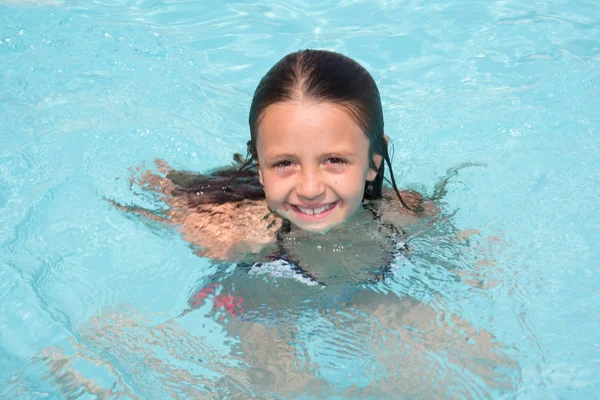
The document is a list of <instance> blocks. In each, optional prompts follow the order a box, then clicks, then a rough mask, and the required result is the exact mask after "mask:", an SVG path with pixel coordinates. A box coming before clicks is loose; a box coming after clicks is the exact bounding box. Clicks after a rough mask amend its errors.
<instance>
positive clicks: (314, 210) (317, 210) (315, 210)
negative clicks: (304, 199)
mask: <svg viewBox="0 0 600 400" xmlns="http://www.w3.org/2000/svg"><path fill="white" fill-rule="evenodd" d="M332 206H333V204H327V205H324V206H321V207H317V208H304V207H300V206H296V207H298V209H299V210H300V211H302V212H303V213H304V214H308V215H315V214H321V213H322V212H323V211H327V210H329V209H330V208H331V207H332Z"/></svg>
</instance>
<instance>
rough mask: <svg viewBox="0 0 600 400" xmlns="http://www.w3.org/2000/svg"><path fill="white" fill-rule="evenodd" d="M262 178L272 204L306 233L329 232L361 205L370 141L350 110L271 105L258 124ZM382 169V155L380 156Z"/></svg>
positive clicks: (318, 105) (370, 177) (308, 104)
mask: <svg viewBox="0 0 600 400" xmlns="http://www.w3.org/2000/svg"><path fill="white" fill-rule="evenodd" d="M256 150H257V153H258V165H259V179H260V183H261V184H262V185H263V187H264V191H265V196H266V199H267V204H268V205H269V207H270V208H271V209H272V210H273V211H275V212H277V213H278V214H279V215H281V216H282V217H284V218H287V219H289V220H290V221H291V222H292V223H293V224H294V225H296V226H297V227H299V228H300V229H302V230H305V231H310V232H327V231H328V230H329V229H331V228H333V227H334V226H336V225H339V224H340V223H342V222H344V221H346V220H347V219H348V218H349V217H350V216H351V215H352V214H354V212H355V211H356V210H357V209H358V208H359V207H360V205H361V202H362V198H363V194H364V190H365V181H367V180H373V179H375V177H376V175H377V171H376V170H374V169H371V168H369V140H368V139H367V137H366V135H365V134H364V133H363V131H362V130H361V128H360V127H359V126H358V125H357V124H356V122H354V119H353V118H352V117H351V115H350V114H349V112H348V110H347V109H346V108H344V107H343V106H341V105H337V104H333V103H327V102H325V103H316V102H312V101H307V102H299V101H290V102H283V103H276V104H273V105H272V106H270V107H269V108H268V109H267V110H266V111H265V113H264V115H263V116H262V119H261V121H260V123H259V125H258V130H257V141H256ZM374 161H375V164H376V165H377V166H379V164H380V163H381V156H379V155H375V156H374Z"/></svg>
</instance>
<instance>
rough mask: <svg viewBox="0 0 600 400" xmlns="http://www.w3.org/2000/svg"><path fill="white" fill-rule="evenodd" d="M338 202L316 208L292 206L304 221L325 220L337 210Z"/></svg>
mask: <svg viewBox="0 0 600 400" xmlns="http://www.w3.org/2000/svg"><path fill="white" fill-rule="evenodd" d="M337 204H338V202H337V201H336V202H333V203H330V204H324V205H322V206H319V207H315V208H306V207H302V206H296V205H291V206H292V209H293V210H294V211H295V212H296V213H297V214H298V215H299V216H300V217H302V218H304V219H319V218H324V217H326V216H327V215H329V214H330V212H331V211H332V210H333V209H334V208H335V206H336V205H337Z"/></svg>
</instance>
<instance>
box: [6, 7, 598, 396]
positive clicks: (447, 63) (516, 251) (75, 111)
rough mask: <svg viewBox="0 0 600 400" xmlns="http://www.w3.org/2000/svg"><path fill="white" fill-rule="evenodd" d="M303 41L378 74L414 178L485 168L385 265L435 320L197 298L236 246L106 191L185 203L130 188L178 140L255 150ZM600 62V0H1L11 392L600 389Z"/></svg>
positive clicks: (390, 127) (543, 392)
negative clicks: (273, 86) (251, 310)
mask: <svg viewBox="0 0 600 400" xmlns="http://www.w3.org/2000/svg"><path fill="white" fill-rule="evenodd" d="M303 48H324V49H329V50H334V51H339V52H341V53H344V54H346V55H349V56H351V57H352V58H354V59H356V60H357V61H359V62H360V63H362V64H363V65H364V66H365V67H366V68H367V69H368V70H369V71H370V72H371V73H372V75H373V76H374V78H375V80H376V81H377V84H378V85H379V88H380V91H381V95H382V101H383V106H384V114H385V119H386V133H387V135H389V136H390V138H391V140H392V142H393V144H394V149H395V152H394V153H395V154H394V158H393V165H394V167H395V172H396V179H397V181H398V182H399V186H401V187H406V188H412V189H416V190H419V191H421V192H423V193H425V194H432V193H433V187H434V185H435V184H436V183H437V182H439V180H440V179H441V178H442V177H443V176H445V175H446V174H447V173H448V172H447V171H448V170H449V169H451V168H453V167H456V166H458V165H461V164H463V163H479V164H481V166H474V167H469V168H465V169H463V170H461V171H460V172H459V173H458V175H456V176H455V177H453V178H452V180H451V181H450V183H449V186H448V193H447V195H446V197H445V198H444V200H443V202H442V203H441V208H442V213H443V214H444V215H449V216H450V215H451V216H452V217H451V218H450V219H449V221H450V222H449V224H450V225H451V228H448V227H447V226H446V227H441V226H437V225H434V226H431V227H429V228H428V229H429V230H428V231H426V232H425V233H424V234H422V235H420V236H417V237H415V238H414V239H413V241H412V248H413V249H414V254H413V256H412V259H411V263H410V264H405V265H402V266H399V267H398V269H397V272H396V277H395V278H394V279H393V280H392V281H391V283H389V284H388V285H387V286H382V287H383V288H384V289H385V290H387V291H388V292H391V293H395V294H398V295H400V297H402V296H408V297H410V298H412V299H414V301H415V302H416V303H418V304H420V305H421V306H423V307H424V308H425V309H427V310H429V311H428V313H429V314H426V313H425V314H423V315H429V316H430V317H431V321H432V322H433V328H432V329H433V330H431V331H428V330H426V329H425V330H422V331H419V332H417V333H415V330H411V329H408V328H406V327H399V328H389V327H385V326H384V325H385V323H384V319H385V318H383V317H381V316H380V318H374V317H373V316H370V315H368V314H365V313H363V312H360V311H358V310H352V309H350V310H346V311H344V310H341V311H336V310H319V309H317V308H314V309H310V308H306V309H304V310H303V311H302V312H298V315H297V317H296V318H295V320H294V324H293V326H292V325H285V324H284V323H282V322H281V321H279V322H278V321H277V320H273V321H270V322H268V323H265V324H264V325H260V324H258V325H256V326H255V327H253V328H252V329H254V331H252V332H250V333H248V334H247V336H246V337H250V338H252V340H250V341H245V339H244V337H243V336H240V335H238V334H236V332H234V329H233V328H232V327H233V326H235V322H232V321H229V322H227V321H222V320H219V319H218V318H214V317H212V316H210V315H209V313H208V310H204V312H203V310H202V309H200V310H194V311H193V312H190V313H188V314H186V315H184V316H181V314H182V312H183V311H184V310H185V309H186V307H187V302H188V300H189V298H190V296H191V295H192V294H193V293H194V292H195V291H196V290H197V288H198V287H199V286H201V285H202V284H203V283H204V282H206V279H207V277H208V276H209V275H210V274H212V273H214V272H215V270H216V269H217V266H216V265H215V263H214V262H211V261H210V260H208V259H205V258H202V257H198V256H196V255H195V254H194V249H193V247H192V246H190V244H189V243H187V242H186V241H184V240H183V238H182V237H181V235H180V233H179V232H178V230H177V229H176V227H170V226H164V225H161V224H158V223H154V222H150V221H146V220H144V219H143V218H138V217H135V216H132V215H129V214H126V213H124V212H122V211H121V210H118V209H116V208H115V207H113V206H111V205H110V204H109V203H108V202H107V201H106V199H116V200H117V201H119V202H122V203H123V204H135V205H139V206H144V207H149V208H152V207H159V206H160V204H158V203H157V200H156V198H155V197H153V196H152V195H151V194H149V193H147V192H145V191H143V190H141V189H139V188H138V187H136V185H133V186H132V185H131V184H130V178H131V177H132V176H136V175H139V173H140V172H139V171H140V170H144V169H146V168H154V166H153V160H154V159H155V158H162V159H164V160H166V161H167V162H168V163H169V164H171V165H172V166H174V167H175V168H179V169H188V170H195V171H205V170H208V169H211V168H215V167H217V166H220V165H223V164H225V163H229V162H230V160H231V155H232V153H234V152H244V151H245V143H246V141H247V140H248V136H249V130H248V126H247V115H248V109H249V104H250V101H251V97H252V93H253V91H254V88H255V86H256V84H257V83H258V81H259V80H260V78H261V77H262V75H263V74H264V73H265V72H266V71H267V70H268V68H269V67H270V66H271V65H272V64H273V63H274V62H276V61H277V60H278V59H279V58H281V57H282V56H283V55H284V54H287V53H289V52H291V51H296V50H299V49H303ZM599 69H600V8H599V7H598V6H597V3H596V2H595V1H578V2H567V1H553V2H545V1H538V2H510V1H509V2H503V1H497V2H479V1H474V0H464V1H457V2H443V1H439V0H432V1H417V0H406V1H395V0H391V1H385V0H381V1H377V2H374V1H366V0H365V1H360V0H357V1H341V2H340V1H331V0H324V1H319V2H309V1H306V0H297V1H295V0H294V1H286V2H284V3H281V4H279V5H277V4H271V2H257V1H254V2H252V3H244V2H229V1H227V2H216V1H210V2H209V1H206V2H183V1H170V2H167V1H159V0H156V1H136V2H134V1H119V2H112V3H111V4H109V5H107V4H103V3H101V2H82V1H75V0H74V1H70V0H64V1H61V0H54V1H53V0H44V1H33V0H32V1H25V0H8V1H7V0H4V1H0V220H1V223H0V393H1V397H2V398H6V399H8V398H19V399H21V398H22V399H28V398H31V399H34V398H35V399H37V398H64V397H67V398H75V397H77V396H81V398H117V397H124V398H140V399H149V398H156V399H163V398H229V397H230V398H245V397H263V398H267V397H268V398H288V397H289V398H297V397H305V398H323V397H328V398H357V397H360V398H362V397H365V398H369V397H370V398H381V397H383V396H387V395H389V393H395V394H396V395H397V397H405V398H435V397H437V398H439V397H449V398H527V399H529V398H540V399H541V398H543V399H552V398H557V399H558V398H570V399H590V398H594V397H596V396H598V395H597V393H598V392H599V391H600V379H599V378H600V334H599V333H598V332H600V308H599V307H598V305H599V304H600V290H599V289H600V287H599V286H600V277H599V274H600V252H599V250H598V249H599V246H598V242H599V241H600V229H599V228H600V213H598V212H597V210H596V207H597V205H598V204H600V190H599V189H598V188H599V187H600V172H599V171H600V161H599V159H600V157H598V156H599V155H600V128H599V124H600V118H599V117H598V115H599V114H598V110H600V98H599V95H600V75H599ZM448 230H450V231H451V233H452V236H449V234H448ZM466 236H468V238H466V239H461V238H463V237H466ZM450 237H451V239H450ZM459 277H460V278H459ZM272 301H274V302H277V298H274V299H273V300H272ZM407 315H410V312H407ZM457 320H460V321H462V322H461V323H456V322H455V321H457ZM390 321H391V322H390V323H392V324H393V323H394V318H390ZM464 327H467V328H464ZM463 328H464V329H473V330H476V331H477V332H479V333H480V336H478V337H483V336H485V337H489V338H491V339H490V340H489V341H488V342H486V341H481V342H478V341H477V340H475V342H476V343H475V344H476V345H477V346H476V345H473V346H472V348H475V347H477V348H479V347H481V352H482V354H483V355H481V359H482V360H483V361H481V360H479V361H477V356H471V355H469V354H468V352H469V351H470V350H467V352H466V353H465V355H464V358H462V359H461V357H460V354H461V351H462V349H463V347H464V346H465V345H463V344H456V343H458V342H462V341H464V340H465V339H464V338H465V337H467V342H468V341H469V340H468V335H467V334H464V335H462V336H461V331H460V330H461V329H463ZM432 332H437V333H439V334H440V336H439V337H438V336H436V335H437V333H432ZM440 332H441V333H440ZM486 335H487V336H486ZM260 338H262V339H263V341H262V342H261V340H260ZM290 338H291V339H290ZM288 339H289V340H288ZM248 343H249V344H250V345H248ZM461 346H462V347H461ZM273 349H275V350H273ZM253 350H256V352H257V353H256V354H258V355H253V354H252V351H253ZM277 351H281V353H278V352H277ZM261 355H262V356H261ZM282 355H283V356H282ZM269 357H271V358H269ZM280 357H284V358H280ZM285 357H289V359H286V358H285ZM498 360H500V361H498ZM507 360H508V361H507ZM478 363H479V364H478ZM480 364H481V365H484V364H485V365H488V364H489V365H490V367H489V368H490V370H491V372H490V373H489V374H488V375H485V374H484V373H480V372H481V369H479V367H477V368H476V367H474V366H475V365H480ZM486 376H487V377H486ZM490 377H491V378H490ZM498 381H500V382H502V383H501V384H499V385H496V384H494V382H498Z"/></svg>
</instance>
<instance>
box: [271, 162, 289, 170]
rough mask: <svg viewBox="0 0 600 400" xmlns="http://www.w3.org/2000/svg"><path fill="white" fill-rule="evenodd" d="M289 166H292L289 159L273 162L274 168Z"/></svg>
mask: <svg viewBox="0 0 600 400" xmlns="http://www.w3.org/2000/svg"><path fill="white" fill-rule="evenodd" d="M291 166H292V162H291V161H289V160H282V161H277V162H276V163H275V164H273V168H276V169H287V168H290V167H291Z"/></svg>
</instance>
